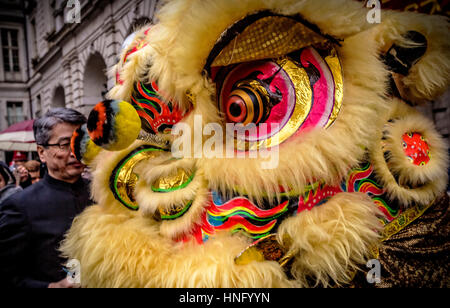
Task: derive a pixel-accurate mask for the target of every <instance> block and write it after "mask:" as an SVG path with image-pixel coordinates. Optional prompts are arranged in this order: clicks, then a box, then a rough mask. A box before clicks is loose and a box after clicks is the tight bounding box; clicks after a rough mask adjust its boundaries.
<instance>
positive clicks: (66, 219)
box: [0, 174, 91, 288]
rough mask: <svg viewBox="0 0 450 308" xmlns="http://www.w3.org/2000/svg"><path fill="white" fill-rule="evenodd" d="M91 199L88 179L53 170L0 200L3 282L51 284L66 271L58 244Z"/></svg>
mask: <svg viewBox="0 0 450 308" xmlns="http://www.w3.org/2000/svg"><path fill="white" fill-rule="evenodd" d="M90 203H91V201H90V199H89V185H88V183H87V182H86V181H85V180H83V179H81V178H80V179H79V180H78V181H77V182H76V183H74V184H70V183H66V182H62V181H59V180H56V179H54V178H52V177H50V176H49V175H48V174H46V175H45V176H44V178H43V179H42V180H41V181H39V182H38V183H36V184H33V185H31V186H29V187H27V188H26V189H25V190H24V191H22V192H19V193H17V194H14V195H12V196H11V197H9V198H8V199H6V200H5V201H4V202H3V203H2V204H1V205H0V279H1V280H2V282H1V284H3V286H15V287H31V288H39V287H42V288H46V287H47V286H48V284H49V283H50V282H56V281H59V280H61V279H63V278H64V277H66V272H65V271H64V269H63V267H64V263H65V262H66V260H64V259H63V258H62V257H61V256H60V253H59V252H58V247H59V245H60V242H61V240H62V239H63V236H64V234H65V233H66V231H68V229H69V228H70V226H71V225H72V220H73V219H74V217H75V216H77V215H78V214H80V213H81V212H82V211H83V210H84V208H85V207H86V206H87V205H89V204H90Z"/></svg>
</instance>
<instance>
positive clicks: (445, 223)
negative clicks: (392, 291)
mask: <svg viewBox="0 0 450 308" xmlns="http://www.w3.org/2000/svg"><path fill="white" fill-rule="evenodd" d="M449 202H450V201H449V196H448V195H447V194H444V195H442V196H441V197H439V198H438V199H437V200H436V201H435V203H434V204H433V205H432V206H431V207H430V208H429V209H428V210H427V211H425V213H423V214H422V215H421V216H420V217H419V218H417V219H416V220H414V221H413V222H411V223H410V224H409V225H408V226H406V227H405V228H404V229H402V230H400V231H399V232H398V233H396V234H393V235H392V236H390V237H389V238H388V239H386V240H385V241H383V243H382V244H381V246H380V248H379V256H378V260H379V261H380V263H381V282H380V283H374V284H369V283H367V281H366V274H367V271H368V270H369V269H366V270H363V271H362V272H360V273H358V275H357V276H356V277H355V279H354V280H353V282H352V286H354V287H376V288H391V287H416V288H419V287H442V288H448V287H450V271H449V261H450V224H449Z"/></svg>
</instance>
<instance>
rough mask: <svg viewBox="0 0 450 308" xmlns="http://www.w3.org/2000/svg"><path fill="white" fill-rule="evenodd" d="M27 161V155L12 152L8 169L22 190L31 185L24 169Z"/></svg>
mask: <svg viewBox="0 0 450 308" xmlns="http://www.w3.org/2000/svg"><path fill="white" fill-rule="evenodd" d="M27 160H28V159H27V155H26V154H25V153H24V152H20V151H14V154H13V159H12V162H11V165H10V167H9V169H10V170H11V171H12V172H13V174H14V177H15V178H16V181H17V183H18V184H20V186H21V187H22V188H24V189H25V188H27V187H28V186H30V185H31V184H32V183H31V178H30V175H29V174H28V170H27V168H26V167H25V164H26V163H27Z"/></svg>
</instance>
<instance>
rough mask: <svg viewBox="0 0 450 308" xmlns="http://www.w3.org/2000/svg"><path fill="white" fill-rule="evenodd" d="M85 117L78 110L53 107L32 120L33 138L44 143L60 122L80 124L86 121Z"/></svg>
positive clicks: (37, 142)
mask: <svg viewBox="0 0 450 308" xmlns="http://www.w3.org/2000/svg"><path fill="white" fill-rule="evenodd" d="M86 121H87V120H86V117H85V116H84V115H83V114H81V113H80V112H78V111H76V110H73V109H69V108H53V109H50V110H49V111H47V113H46V114H45V115H44V116H43V117H41V118H39V119H37V120H35V121H34V123H33V132H34V139H35V140H36V144H38V145H46V144H47V143H48V141H49V140H50V138H51V131H52V129H53V127H55V126H56V125H57V124H60V123H69V124H74V125H82V124H84V123H86Z"/></svg>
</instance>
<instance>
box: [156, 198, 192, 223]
mask: <svg viewBox="0 0 450 308" xmlns="http://www.w3.org/2000/svg"><path fill="white" fill-rule="evenodd" d="M191 205H192V201H189V202H188V203H187V204H186V206H185V207H184V208H183V210H182V211H180V212H178V213H176V214H174V215H161V219H162V220H173V219H177V218H178V217H180V216H183V215H184V213H186V212H187V210H188V209H189V208H190V207H191Z"/></svg>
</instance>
